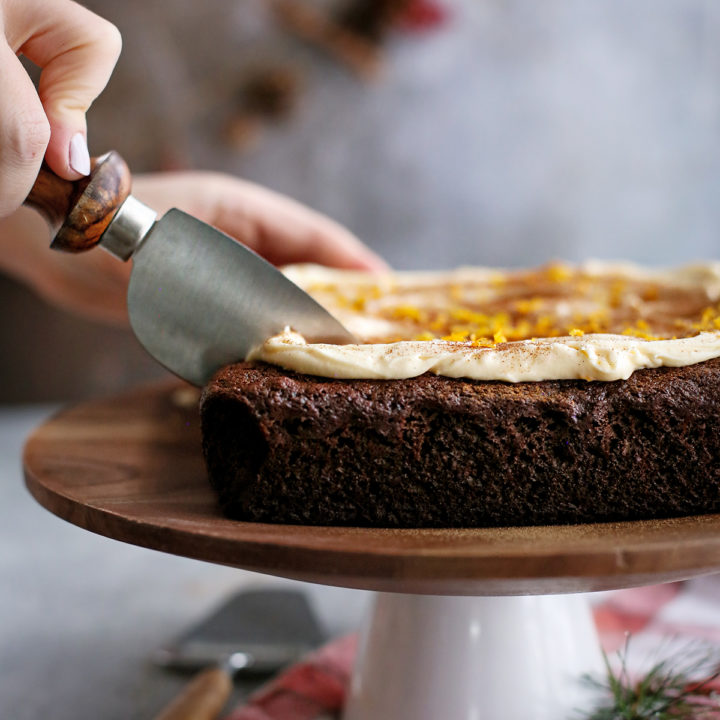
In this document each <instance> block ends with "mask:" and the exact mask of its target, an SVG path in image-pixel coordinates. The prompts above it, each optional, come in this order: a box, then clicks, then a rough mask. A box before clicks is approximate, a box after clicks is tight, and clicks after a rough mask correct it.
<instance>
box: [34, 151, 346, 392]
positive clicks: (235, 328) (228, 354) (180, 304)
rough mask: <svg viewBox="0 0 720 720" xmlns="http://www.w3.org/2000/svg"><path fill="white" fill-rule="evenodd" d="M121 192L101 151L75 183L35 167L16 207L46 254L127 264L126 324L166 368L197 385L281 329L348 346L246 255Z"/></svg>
mask: <svg viewBox="0 0 720 720" xmlns="http://www.w3.org/2000/svg"><path fill="white" fill-rule="evenodd" d="M130 185H131V176H130V171H129V170H128V167H127V165H126V164H125V161H124V160H123V159H122V158H121V157H120V155H118V154H117V153H116V152H110V153H107V154H106V155H103V156H102V157H100V158H98V159H97V160H95V161H94V166H93V170H92V172H91V174H90V176H88V177H86V178H82V179H81V180H78V181H75V182H71V181H69V180H63V179H62V178H60V177H58V176H57V175H55V174H54V173H53V172H52V171H51V170H50V169H49V168H48V167H47V166H43V168H42V169H41V171H40V174H39V175H38V178H37V180H36V182H35V184H34V186H33V188H32V190H31V192H30V195H28V197H27V199H26V201H25V204H26V205H29V206H31V207H34V208H35V209H36V210H38V211H39V212H40V213H41V214H42V215H43V216H44V217H45V219H46V220H47V221H48V223H49V224H50V226H51V229H52V231H53V232H54V239H53V241H52V244H51V245H50V247H51V248H53V249H56V250H64V251H67V252H71V253H78V252H83V251H85V250H90V249H91V248H93V247H95V246H96V245H99V246H100V247H102V248H104V249H105V250H108V251H109V252H110V253H112V254H113V255H115V256H116V257H117V258H118V259H120V260H123V261H127V260H129V259H131V258H132V261H133V267H132V271H131V274H130V284H129V286H128V297H127V303H128V315H129V317H130V325H131V327H132V329H133V331H134V332H135V335H136V336H137V338H138V340H139V341H140V343H141V344H142V345H143V346H144V347H145V349H146V350H147V351H148V352H149V353H150V354H151V355H152V356H153V357H154V358H155V359H156V360H158V361H159V362H160V363H161V364H162V365H164V366H165V367H166V368H167V369H168V370H170V371H172V372H173V373H175V374H176V375H179V376H180V377H181V378H184V379H185V380H187V381H189V382H190V383H192V384H194V385H199V386H202V385H204V384H206V383H207V382H208V380H210V378H211V377H212V375H213V374H214V373H215V371H216V370H218V369H220V368H221V367H222V366H223V365H227V364H229V363H232V362H236V361H238V360H242V359H243V358H244V357H245V356H246V355H247V353H248V352H249V351H250V350H251V349H252V348H254V347H256V346H258V345H260V344H262V343H263V342H264V341H265V340H267V338H269V337H271V336H272V335H275V334H277V333H278V332H280V331H282V330H283V328H284V327H286V326H290V327H292V328H293V329H294V330H297V331H298V332H300V333H301V334H302V335H304V336H305V337H306V338H308V340H313V341H315V342H318V341H323V342H332V343H337V344H346V343H349V342H353V341H354V338H353V336H352V335H351V334H350V333H349V332H348V331H347V330H346V329H345V328H344V327H343V326H342V325H341V324H340V322H339V321H338V320H336V319H335V318H334V317H333V316H332V315H330V313H328V312H327V311H326V310H325V309H324V308H323V307H322V306H321V305H319V304H318V303H317V302H316V301H315V300H313V299H312V298H311V297H310V296H309V295H308V294H307V293H305V292H304V291H303V290H301V289H300V288H299V287H298V286H297V285H295V284H294V283H293V282H291V281H290V280H288V279H287V278H286V277H285V276H284V275H283V274H282V273H281V272H280V271H279V270H278V269H277V268H275V267H274V266H273V265H271V264H270V263H269V262H267V261H266V260H264V259H263V258H261V257H260V256H259V255H257V254H256V253H254V252H253V251H252V250H250V249H248V248H246V247H245V246H244V245H241V244H240V243H239V242H237V241H236V240H233V239H232V238H230V237H229V236H227V235H225V234H224V233H222V232H220V231H219V230H216V229H215V228H213V227H211V226H210V225H207V224H206V223H203V222H201V221H200V220H197V219H196V218H194V217H192V216H191V215H188V214H187V213H184V212H182V211H181V210H177V209H173V210H170V211H169V212H167V213H166V214H165V215H164V216H163V217H162V218H160V219H159V220H158V219H157V214H156V213H155V211H154V210H152V209H151V208H149V207H148V206H147V205H145V204H143V203H141V202H140V201H139V200H137V199H136V198H134V197H133V196H132V195H131V194H130Z"/></svg>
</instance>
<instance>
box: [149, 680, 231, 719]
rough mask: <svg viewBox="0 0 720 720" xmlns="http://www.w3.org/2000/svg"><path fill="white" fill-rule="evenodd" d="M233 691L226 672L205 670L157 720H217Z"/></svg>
mask: <svg viewBox="0 0 720 720" xmlns="http://www.w3.org/2000/svg"><path fill="white" fill-rule="evenodd" d="M231 691H232V679H231V678H230V675H229V674H228V673H227V672H226V671H225V670H223V669H221V668H211V669H210V670H203V672H201V673H200V674H199V675H196V676H195V677H194V678H193V679H192V680H191V681H190V684H189V685H188V686H187V687H186V688H185V689H184V690H183V692H182V693H181V694H180V695H178V696H177V697H176V698H175V699H174V700H173V701H172V702H171V703H170V704H169V705H168V706H167V707H166V708H165V709H164V710H163V711H162V712H161V713H160V714H159V715H157V716H156V717H155V720H215V718H217V717H218V715H219V714H220V712H221V711H222V709H223V708H224V707H225V704H226V703H227V701H228V698H229V697H230V692H231Z"/></svg>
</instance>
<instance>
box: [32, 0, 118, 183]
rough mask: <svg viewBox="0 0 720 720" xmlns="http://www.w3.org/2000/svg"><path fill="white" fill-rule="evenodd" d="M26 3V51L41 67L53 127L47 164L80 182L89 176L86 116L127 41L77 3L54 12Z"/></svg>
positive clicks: (40, 90)
mask: <svg viewBox="0 0 720 720" xmlns="http://www.w3.org/2000/svg"><path fill="white" fill-rule="evenodd" d="M27 4H28V5H29V6H30V8H29V12H27V13H26V15H25V18H24V20H25V22H26V23H28V22H31V23H32V25H31V27H32V30H31V35H30V37H29V38H28V39H27V40H26V41H25V43H23V46H22V48H21V50H22V52H23V53H24V54H25V55H26V56H27V57H28V58H29V59H30V60H32V61H33V62H34V63H35V64H36V65H39V66H40V67H41V68H42V72H41V74H40V82H39V85H38V95H39V96H40V100H41V102H42V104H43V108H44V109H45V114H46V116H47V119H48V121H49V123H50V142H49V144H48V147H47V151H46V154H45V159H46V160H47V163H48V165H50V167H51V168H52V169H53V170H54V171H55V172H56V173H57V174H58V175H60V176H61V177H64V178H67V179H69V180H72V179H76V178H78V177H80V176H82V175H87V174H89V172H90V155H89V152H88V148H87V140H86V137H87V126H86V122H85V113H86V112H87V110H88V108H89V107H90V105H91V104H92V102H93V100H95V98H96V97H97V96H98V95H99V94H100V93H101V92H102V90H103V88H104V87H105V85H106V84H107V81H108V80H109V79H110V75H111V73H112V71H113V68H114V67H115V63H116V62H117V59H118V56H119V55H120V49H121V47H122V40H121V37H120V33H119V31H118V30H117V28H115V26H114V25H112V24H111V23H109V22H107V21H106V20H103V19H102V18H100V17H98V16H97V15H95V14H94V13H92V12H90V11H89V10H86V9H85V8H83V7H81V6H80V5H77V4H76V3H74V2H69V1H67V0H66V1H65V2H53V3H51V4H50V10H49V11H48V9H47V5H46V4H45V3H39V2H38V1H37V0H28V2H27ZM40 5H43V9H44V12H42V13H41V12H39V10H38V6H40ZM26 7H27V6H26ZM30 15H34V17H33V18H29V17H28V16H30Z"/></svg>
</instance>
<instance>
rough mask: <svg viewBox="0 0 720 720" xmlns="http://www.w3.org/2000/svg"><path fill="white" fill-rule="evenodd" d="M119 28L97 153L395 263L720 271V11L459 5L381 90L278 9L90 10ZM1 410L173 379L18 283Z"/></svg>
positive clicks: (7, 296) (93, 125)
mask: <svg viewBox="0 0 720 720" xmlns="http://www.w3.org/2000/svg"><path fill="white" fill-rule="evenodd" d="M86 4H87V5H88V6H89V7H90V8H91V9H94V10H96V11H97V12H99V13H100V14H103V15H105V16H106V17H108V18H110V19H111V20H113V21H114V22H115V23H116V24H117V25H118V26H119V27H120V28H121V30H122V32H123V35H124V40H125V48H124V53H123V56H122V59H121V61H120V63H119V66H118V69H117V72H116V75H115V76H114V79H113V80H112V81H111V84H110V86H109V87H108V89H107V91H106V93H105V94H104V95H103V96H102V97H101V99H100V100H99V101H98V102H97V103H96V106H95V107H94V108H93V110H92V111H91V114H90V125H89V128H90V132H89V135H90V143H91V151H92V152H93V153H96V154H98V153H100V152H102V151H104V150H106V149H108V148H111V147H114V148H116V149H118V150H119V151H121V152H122V153H123V154H124V155H125V156H126V157H127V158H128V160H129V161H130V163H131V167H132V168H133V169H134V170H135V171H137V172H139V171H142V170H153V169H157V168H164V167H196V168H209V169H214V170H224V171H227V172H231V173H235V174H238V175H240V176H242V177H245V178H248V179H251V180H255V181H257V182H260V183H263V184H265V185H268V186H270V187H272V188H274V189H277V190H280V191H282V192H285V193H287V194H289V195H291V196H293V197H295V198H297V199H299V200H301V201H303V202H306V203H308V204H309V205H311V206H313V207H315V208H318V209H320V210H322V211H324V212H327V213H328V214H330V215H331V216H333V217H334V218H336V219H338V220H339V221H341V222H343V223H345V224H347V225H348V226H349V227H350V228H351V229H352V230H354V231H355V232H356V233H357V234H358V235H360V236H361V237H362V238H363V239H364V240H365V241H366V242H367V243H368V244H370V245H371V246H372V247H374V248H375V249H377V250H378V251H380V252H381V253H382V254H383V255H385V256H386V257H387V258H388V260H389V261H390V262H391V263H392V264H393V265H394V266H395V267H398V268H443V267H452V266H456V265H460V264H473V263H479V264H490V265H506V266H519V265H528V264H534V263H540V262H544V261H546V260H548V259H552V258H566V259H569V260H581V259H583V258H587V257H605V258H628V259H632V260H637V261H641V262H644V263H650V264H668V263H676V262H685V261H690V260H694V259H697V258H712V257H717V255H718V247H719V245H720V243H719V241H718V237H717V228H718V227H719V226H720V222H719V220H720V217H719V216H720V197H719V192H720V42H719V39H720V4H719V3H717V2H714V1H713V0H629V1H628V0H603V1H602V2H599V1H598V0H572V1H571V0H544V1H543V2H542V3H537V2H533V0H502V1H500V0H445V4H446V5H447V6H448V7H449V8H450V11H451V13H450V17H449V21H448V22H447V23H446V24H445V26H444V27H443V28H442V29H441V30H440V31H438V32H433V33H428V34H426V35H422V34H415V35H411V34H407V33H406V34H403V33H396V34H395V35H393V36H392V37H391V38H390V41H389V43H388V45H387V47H386V63H385V68H384V72H383V74H382V75H381V77H380V78H379V79H378V80H377V81H376V82H374V83H364V82H361V81H359V80H358V79H357V78H356V77H354V76H353V75H352V74H351V73H348V72H347V70H346V69H344V68H343V67H341V66H339V65H338V64H337V63H335V62H333V61H332V60H330V59H328V58H327V57H326V56H324V55H323V54H322V53H320V52H318V51H316V50H314V49H312V48H308V47H306V46H304V45H303V44H302V43H300V42H298V41H296V40H295V39H292V38H288V37H287V36H284V35H283V34H281V33H279V32H278V31H277V29H275V28H274V27H273V26H272V24H271V23H270V22H269V21H268V18H267V15H266V13H265V12H264V10H263V8H264V6H263V3H262V2H261V1H260V0H236V1H235V2H230V1H229V0H204V1H203V2H202V3H200V2H196V1H195V0H173V2H172V3H166V2H160V0H125V1H124V2H122V3H117V2H113V1H112V0H88V2H86ZM268 62H272V63H277V62H291V63H293V64H294V65H295V66H296V67H298V68H300V69H301V71H302V73H303V86H304V89H303V93H302V95H301V100H300V103H299V106H298V107H297V109H296V111H295V113H294V114H293V116H292V118H291V119H290V120H289V121H287V122H278V123H275V124H273V125H271V126H268V127H267V128H266V129H265V131H264V132H263V134H262V136H261V137H260V138H259V140H258V141H257V142H256V143H255V144H254V145H253V146H252V147H251V148H249V149H246V150H243V151H239V150H234V149H233V148H232V147H229V146H228V145H227V144H226V143H225V142H224V141H223V132H222V130H223V127H224V125H225V123H226V121H227V118H228V117H229V114H230V112H231V110H232V107H233V101H234V98H235V97H236V95H237V92H238V87H239V86H240V83H241V82H242V79H243V77H244V75H245V73H246V72H247V68H248V67H253V66H257V65H260V64H263V63H268ZM0 302H2V303H3V307H5V308H6V309H8V310H9V312H7V313H6V314H5V321H4V325H5V327H4V328H3V331H2V333H1V334H0V338H1V339H0V343H2V344H3V345H4V346H5V347H4V348H3V351H2V352H0V378H2V380H1V381H0V401H2V400H5V401H15V400H28V399H39V400H47V399H52V400H55V399H65V398H67V397H82V396H88V395H95V394H97V393H98V392H102V391H106V390H111V389H114V388H117V387H123V386H125V385H127V384H128V383H132V382H134V381H136V380H138V379H140V378H144V377H151V376H155V375H156V374H158V373H159V371H158V370H157V369H156V368H155V367H154V366H153V364H152V362H150V361H149V360H148V359H147V358H145V356H144V354H143V352H142V351H141V350H140V349H139V348H138V347H137V346H136V343H135V342H134V340H133V339H132V338H131V337H129V336H128V335H127V334H126V333H124V332H120V331H115V330H108V329H106V328H101V327H98V326H95V325H94V324H90V323H85V322H80V321H76V320H75V319H71V318H69V317H67V316H65V315H63V314H62V313H60V312H57V311H50V310H48V309H47V308H45V307H44V306H43V304H42V303H40V302H39V301H35V300H34V299H32V298H30V297H29V294H28V293H26V292H23V291H21V290H18V289H17V288H16V287H13V283H12V282H10V281H7V282H4V283H3V284H2V286H1V287H0Z"/></svg>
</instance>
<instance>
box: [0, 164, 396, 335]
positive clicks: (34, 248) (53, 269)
mask: <svg viewBox="0 0 720 720" xmlns="http://www.w3.org/2000/svg"><path fill="white" fill-rule="evenodd" d="M132 192H133V195H134V196H135V197H137V198H138V200H141V201H142V202H144V203H146V204H147V205H149V206H150V207H152V208H153V209H155V210H157V211H158V214H159V215H162V214H163V213H165V212H166V211H167V210H169V209H170V208H171V207H177V208H179V209H181V210H184V211H185V212H187V213H190V214H191V215H194V216H195V217H197V218H199V219H200V220H203V221H205V222H207V223H210V224H211V225H214V226H215V227H217V228H218V229H220V230H222V231H223V232H225V233H227V234H228V235H231V236H232V237H234V238H236V239H238V240H239V241H240V242H242V243H244V244H245V245H247V246H248V247H250V248H252V249H253V250H255V251H256V252H258V253H259V254H260V255H262V256H264V257H265V258H266V259H268V260H269V261H270V262H272V263H275V264H277V265H282V264H287V263H294V262H314V263H319V264H322V265H329V266H332V267H339V268H349V269H352V268H356V269H361V270H379V271H381V270H385V269H386V268H387V266H386V265H385V263H384V262H383V261H382V260H380V258H378V256H377V255H375V254H374V253H373V252H372V251H371V250H369V249H368V248H367V247H366V246H365V245H363V244H362V243H361V242H360V241H359V240H358V239H357V238H356V237H355V236H354V235H352V234H351V233H350V232H349V231H348V230H346V229H345V228H343V227H342V226H341V225H338V224H337V223H335V222H333V221H332V220H330V219H329V218H327V217H326V216H324V215H321V214H319V213H316V212H314V211H313V210H310V209H309V208H307V207H305V206H304V205H301V204H299V203H296V202H294V201H293V200H290V199H289V198H287V197H284V196H282V195H278V194H277V193H274V192H272V191H270V190H267V189H265V188H263V187H260V186H258V185H254V184H253V183H249V182H245V181H243V180H238V179H236V178H233V177H231V176H229V175H221V174H217V173H203V172H187V173H168V174H158V175H146V176H142V175H138V176H136V177H135V178H134V180H133V190H132ZM49 242H50V239H49V235H48V230H47V227H46V225H45V223H44V221H43V220H42V219H41V218H40V216H39V215H37V214H36V213H35V212H34V211H32V210H29V209H28V208H21V209H20V210H18V211H17V212H16V213H15V214H14V215H13V216H12V217H10V218H7V219H6V220H4V221H0V269H4V270H5V271H6V272H8V273H9V274H11V275H14V276H16V277H18V278H19V279H21V280H23V281H24V282H25V283H27V284H28V285H30V286H31V287H33V288H34V289H35V290H36V291H37V293H38V294H39V295H41V296H43V297H44V298H46V299H47V300H49V301H51V302H53V303H55V304H57V305H59V306H61V307H64V308H66V309H68V310H70V311H73V312H75V313H78V314H81V315H85V316H87V317H92V318H95V319H97V320H100V321H103V322H110V323H115V324H124V323H127V309H126V295H127V283H128V278H129V276H130V265H129V263H123V262H121V261H119V260H117V259H116V258H114V257H112V256H111V255H110V254H109V253H106V252H104V251H103V250H102V249H99V248H95V249H93V250H90V251H88V252H85V253H82V254H79V255H67V254H65V253H60V252H53V251H51V250H49Z"/></svg>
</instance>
